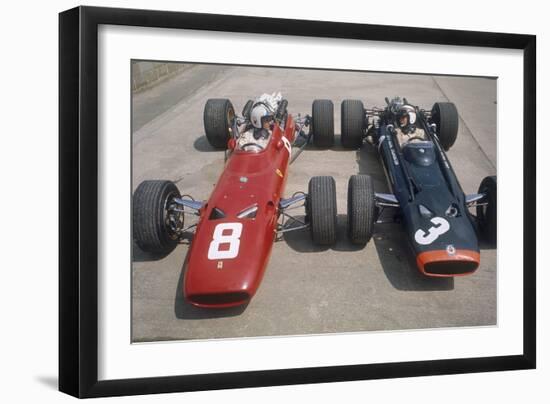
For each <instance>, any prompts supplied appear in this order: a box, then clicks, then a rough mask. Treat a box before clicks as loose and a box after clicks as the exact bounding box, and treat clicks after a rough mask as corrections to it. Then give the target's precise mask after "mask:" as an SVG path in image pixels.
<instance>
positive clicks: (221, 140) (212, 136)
mask: <svg viewBox="0 0 550 404" xmlns="http://www.w3.org/2000/svg"><path fill="white" fill-rule="evenodd" d="M234 117H235V109H234V108H233V105H232V104H231V101H229V100H228V99H226V98H211V99H209V100H208V101H206V105H205V106H204V133H205V134H206V139H208V143H210V145H211V146H212V147H215V148H216V149H226V148H227V142H228V141H229V138H230V137H231V133H230V129H231V124H232V122H233V118H234Z"/></svg>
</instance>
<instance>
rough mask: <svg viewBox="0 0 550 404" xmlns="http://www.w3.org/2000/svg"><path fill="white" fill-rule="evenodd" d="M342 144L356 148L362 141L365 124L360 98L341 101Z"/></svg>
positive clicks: (363, 109)
mask: <svg viewBox="0 0 550 404" xmlns="http://www.w3.org/2000/svg"><path fill="white" fill-rule="evenodd" d="M341 119H342V123H341V129H342V130H341V135H342V138H341V140H342V146H344V147H346V148H349V149H357V148H359V147H361V144H362V143H363V134H364V131H365V129H366V125H365V123H366V122H365V108H364V107H363V102H361V101H360V100H344V101H342V113H341Z"/></svg>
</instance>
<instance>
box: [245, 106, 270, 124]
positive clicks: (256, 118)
mask: <svg viewBox="0 0 550 404" xmlns="http://www.w3.org/2000/svg"><path fill="white" fill-rule="evenodd" d="M270 116H271V112H270V111H269V109H267V107H266V106H265V105H263V104H256V105H255V106H254V107H252V111H250V122H252V125H253V126H254V127H255V128H258V129H261V128H263V124H264V122H265V120H266V119H268V118H269V117H270Z"/></svg>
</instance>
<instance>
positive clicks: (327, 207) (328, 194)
mask: <svg viewBox="0 0 550 404" xmlns="http://www.w3.org/2000/svg"><path fill="white" fill-rule="evenodd" d="M336 212H337V210H336V183H335V182H334V178H332V177H330V176H320V177H313V178H311V180H309V186H308V196H307V205H306V215H307V218H308V221H309V225H310V229H311V238H312V239H313V242H314V243H316V244H320V245H331V244H334V243H335V242H336Z"/></svg>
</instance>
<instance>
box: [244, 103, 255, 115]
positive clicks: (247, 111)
mask: <svg viewBox="0 0 550 404" xmlns="http://www.w3.org/2000/svg"><path fill="white" fill-rule="evenodd" d="M252 105H254V101H252V100H248V101H247V102H246V104H244V107H243V116H244V117H245V118H246V119H250V111H251V110H252Z"/></svg>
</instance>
